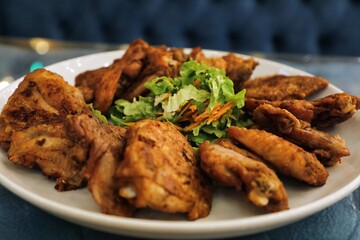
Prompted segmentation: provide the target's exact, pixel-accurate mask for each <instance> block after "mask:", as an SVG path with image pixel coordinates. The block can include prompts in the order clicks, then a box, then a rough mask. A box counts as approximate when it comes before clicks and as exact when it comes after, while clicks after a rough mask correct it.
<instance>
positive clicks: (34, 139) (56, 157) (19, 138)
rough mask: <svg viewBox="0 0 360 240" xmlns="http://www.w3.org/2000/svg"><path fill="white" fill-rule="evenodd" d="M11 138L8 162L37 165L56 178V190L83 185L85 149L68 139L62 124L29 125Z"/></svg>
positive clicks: (29, 166) (30, 165)
mask: <svg viewBox="0 0 360 240" xmlns="http://www.w3.org/2000/svg"><path fill="white" fill-rule="evenodd" d="M11 140H12V141H11V144H10V149H9V151H8V157H9V160H10V161H11V162H13V163H15V164H17V165H21V166H23V167H27V168H33V167H35V166H37V167H39V168H40V169H41V171H42V172H43V174H44V175H45V176H48V177H50V178H54V179H56V185H55V188H56V189H57V190H58V191H64V190H71V189H77V188H79V187H83V186H84V184H85V182H86V181H85V178H84V177H83V176H82V174H81V171H82V169H83V167H84V165H85V164H86V159H87V155H86V150H85V149H84V148H82V147H81V146H79V145H78V144H77V143H76V142H74V141H73V140H72V139H71V138H69V136H68V135H67V133H66V128H65V126H64V124H63V123H55V124H41V125H36V126H32V127H29V128H26V129H24V130H22V131H19V132H15V133H14V134H13V135H12V138H11Z"/></svg>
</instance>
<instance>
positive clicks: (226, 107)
mask: <svg viewBox="0 0 360 240" xmlns="http://www.w3.org/2000/svg"><path fill="white" fill-rule="evenodd" d="M233 105H234V102H232V101H229V102H227V103H226V104H224V105H223V106H222V107H221V109H219V110H218V111H217V112H216V113H215V114H211V115H210V116H209V119H208V121H207V124H210V123H211V122H212V121H215V120H217V119H219V118H220V117H221V116H222V115H223V114H224V113H226V112H227V111H228V110H229V109H231V108H232V107H233Z"/></svg>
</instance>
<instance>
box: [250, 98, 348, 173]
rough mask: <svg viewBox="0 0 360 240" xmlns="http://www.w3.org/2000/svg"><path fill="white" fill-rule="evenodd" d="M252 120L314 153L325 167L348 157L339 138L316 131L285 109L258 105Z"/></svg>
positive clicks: (344, 146) (343, 143)
mask: <svg viewBox="0 0 360 240" xmlns="http://www.w3.org/2000/svg"><path fill="white" fill-rule="evenodd" d="M253 120H254V122H255V123H256V124H258V125H260V126H261V127H262V128H265V129H267V130H269V131H271V132H273V133H275V134H277V135H279V136H282V137H285V138H287V139H289V140H290V141H292V142H294V143H296V144H298V145H300V146H302V147H304V148H305V149H307V150H309V151H311V152H313V153H315V155H316V156H317V157H318V159H319V160H320V161H321V162H322V163H323V164H325V165H326V166H333V165H334V164H336V163H337V162H339V161H340V159H341V157H344V156H349V155H350V152H349V149H348V148H347V146H346V144H345V141H344V140H343V139H341V138H340V136H338V135H335V136H332V135H330V134H328V133H326V132H323V131H319V130H316V129H314V128H312V127H311V126H310V124H308V123H306V122H304V121H301V120H298V119H297V118H296V117H295V116H294V115H293V114H291V113H290V112H289V111H287V110H285V109H281V108H277V107H273V106H271V105H269V104H263V105H260V106H259V107H257V108H256V109H255V111H254V114H253Z"/></svg>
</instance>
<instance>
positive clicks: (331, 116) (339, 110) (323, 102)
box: [311, 93, 360, 127]
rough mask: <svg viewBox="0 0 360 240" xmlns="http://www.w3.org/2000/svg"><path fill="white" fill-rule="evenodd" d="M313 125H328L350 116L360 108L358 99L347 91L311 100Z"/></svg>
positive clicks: (342, 120)
mask: <svg viewBox="0 0 360 240" xmlns="http://www.w3.org/2000/svg"><path fill="white" fill-rule="evenodd" d="M312 104H313V105H314V115H315V117H314V119H313V120H312V121H311V125H312V126H314V127H329V126H333V125H335V124H338V123H341V122H344V121H346V120H348V119H349V118H351V117H352V116H353V115H354V114H355V112H356V110H358V109H360V99H359V98H358V97H356V96H353V95H350V94H347V93H336V94H332V95H329V96H327V97H324V98H320V99H318V100H315V101H313V102H312Z"/></svg>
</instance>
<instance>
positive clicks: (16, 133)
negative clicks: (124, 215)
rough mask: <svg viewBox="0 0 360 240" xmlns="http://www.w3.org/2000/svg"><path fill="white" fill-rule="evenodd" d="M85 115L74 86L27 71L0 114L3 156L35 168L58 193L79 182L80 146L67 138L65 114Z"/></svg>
mask: <svg viewBox="0 0 360 240" xmlns="http://www.w3.org/2000/svg"><path fill="white" fill-rule="evenodd" d="M80 113H90V110H89V108H88V107H87V106H86V103H85V101H84V99H83V97H82V95H81V93H80V91H79V90H78V89H76V88H75V87H73V86H71V85H69V84H68V83H66V82H65V81H64V79H63V78H62V77H61V76H59V75H57V74H55V73H53V72H50V71H47V70H45V69H39V70H35V71H33V72H31V73H29V74H28V75H27V76H26V77H25V78H24V80H23V81H22V82H21V83H20V84H19V86H18V88H17V89H16V90H15V92H14V93H13V94H12V95H11V96H10V98H9V100H8V102H7V103H6V105H5V106H4V109H3V111H2V112H1V115H0V130H1V131H0V140H1V144H2V146H3V147H4V148H5V149H6V150H8V157H9V160H10V161H12V162H13V163H15V164H17V165H21V166H24V167H27V168H33V167H39V168H40V169H41V170H42V172H43V174H44V175H46V176H48V177H50V178H54V179H56V186H55V188H56V189H57V190H59V191H64V190H70V189H76V188H79V187H81V186H83V185H84V183H85V180H84V178H83V177H82V175H81V173H80V172H81V169H82V168H83V166H84V165H85V160H86V157H87V156H86V154H85V151H84V149H82V148H81V147H79V146H77V145H76V143H75V142H74V141H73V140H72V139H71V138H69V137H68V136H67V134H66V128H65V127H64V124H63V123H64V121H65V119H66V117H67V115H72V114H80Z"/></svg>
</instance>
